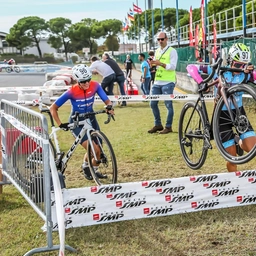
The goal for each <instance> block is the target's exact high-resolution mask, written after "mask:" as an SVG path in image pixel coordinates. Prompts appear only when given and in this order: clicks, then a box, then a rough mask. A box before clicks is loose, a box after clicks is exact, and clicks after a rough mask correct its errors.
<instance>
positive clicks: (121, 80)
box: [116, 75, 126, 104]
mask: <svg viewBox="0 0 256 256" xmlns="http://www.w3.org/2000/svg"><path fill="white" fill-rule="evenodd" d="M124 81H125V77H124V75H120V76H117V77H116V82H117V83H118V85H119V90H120V93H121V95H126V94H125V91H124ZM122 104H126V101H122Z"/></svg>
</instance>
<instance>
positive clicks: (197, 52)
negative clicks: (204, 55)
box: [195, 24, 199, 58]
mask: <svg viewBox="0 0 256 256" xmlns="http://www.w3.org/2000/svg"><path fill="white" fill-rule="evenodd" d="M198 30H199V26H198V24H196V31H195V48H196V52H195V55H196V58H198V57H199V50H198V41H199V39H198Z"/></svg>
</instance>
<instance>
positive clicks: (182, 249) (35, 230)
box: [0, 102, 256, 256]
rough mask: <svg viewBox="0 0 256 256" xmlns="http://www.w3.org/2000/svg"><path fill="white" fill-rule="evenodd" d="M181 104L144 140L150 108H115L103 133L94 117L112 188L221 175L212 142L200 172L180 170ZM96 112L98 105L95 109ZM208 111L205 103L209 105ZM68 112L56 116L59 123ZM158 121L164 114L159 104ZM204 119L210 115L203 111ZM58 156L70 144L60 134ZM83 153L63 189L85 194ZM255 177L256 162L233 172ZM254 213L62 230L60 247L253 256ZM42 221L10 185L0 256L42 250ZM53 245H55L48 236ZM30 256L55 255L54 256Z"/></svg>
mask: <svg viewBox="0 0 256 256" xmlns="http://www.w3.org/2000/svg"><path fill="white" fill-rule="evenodd" d="M182 105H183V102H174V109H175V116H174V123H173V130H174V132H173V133H170V134H167V135H159V134H148V133H147V130H148V129H150V128H152V126H153V125H154V124H153V115H152V112H151V109H150V107H149V104H148V103H147V102H143V103H129V102H128V106H127V107H126V108H121V107H118V106H117V107H116V108H115V118H116V121H115V122H112V121H111V122H110V123H109V124H108V125H105V124H104V123H103V121H104V120H105V118H106V116H105V115H99V116H98V121H99V124H100V126H101V130H102V131H103V132H104V133H105V134H106V135H107V136H108V138H109V139H110V141H111V143H112V146H113V148H114V151H115V153H116V158H117V162H118V182H132V181H141V180H153V179H162V178H175V177H184V176H190V175H200V174H210V173H223V172H226V167H225V161H224V160H223V159H222V157H221V156H220V154H219V152H218V150H217V149H216V147H215V144H214V142H213V149H212V150H209V154H208V157H207V159H206V162H205V164H204V166H203V167H202V168H201V169H200V170H197V171H194V170H191V169H190V168H188V167H187V166H186V164H185V163H184V161H183V159H182V156H181V153H180V149H179V143H178V119H179V113H180V111H181V107H182ZM102 106H103V104H101V103H97V106H96V108H97V109H98V108H100V107H102ZM208 107H209V109H211V107H212V103H209V104H208ZM69 109H70V106H69V105H67V106H65V107H63V108H61V109H60V110H59V112H60V114H61V118H62V120H63V121H65V120H67V119H68V114H69ZM160 109H161V114H162V118H163V120H164V121H165V117H166V109H165V107H164V105H163V103H160ZM209 112H211V111H209ZM61 139H62V143H61V145H62V148H63V150H66V149H67V148H68V146H69V145H71V143H72V140H73V137H72V135H71V134H70V133H69V132H64V131H61ZM83 154H84V150H83V149H82V147H79V148H78V150H77V151H76V153H75V155H74V156H73V157H72V159H71V162H70V164H69V166H68V169H67V172H66V184H67V187H68V188H70V187H80V186H91V185H94V183H93V182H89V181H86V180H85V179H84V178H83V175H82V173H81V172H80V166H81V163H82V158H83ZM247 169H255V160H253V161H251V162H250V163H248V164H245V165H241V166H239V170H247ZM255 210H256V207H255V206H254V205H253V206H243V207H234V208H229V209H220V210H209V211H202V212H196V213H188V214H180V215H173V216H168V217H157V218H151V219H139V220H131V221H124V222H117V223H110V224H104V225H95V226H89V227H81V228H74V229H68V230H66V243H67V244H69V245H70V246H72V247H74V248H76V249H78V253H77V254H72V253H70V252H68V251H66V255H82V256H83V255H89V256H90V255H91V256H94V255H106V256H110V255H111V256H112V255H113V256H119V255H124V256H137V255H138V256H155V255H156V256H233V255H237V256H253V255H254V256H256V250H255V249H256V239H255V238H256V234H255V228H256V224H255V223H256V213H255V212H254V211H255ZM43 224H44V223H43V220H42V219H41V218H40V217H39V216H38V215H37V214H36V213H35V212H34V211H33V210H32V208H31V207H30V206H29V205H28V203H27V202H26V201H25V200H24V199H23V198H22V196H21V195H20V194H19V193H18V191H17V190H16V189H15V188H14V187H13V186H11V185H7V186H4V189H3V194H2V195H0V234H1V235H0V255H1V256H16V255H17V256H19V255H23V254H24V253H26V252H27V251H29V250H31V249H32V248H36V247H42V246H46V241H47V240H46V235H45V233H43V232H42V230H41V227H42V226H43ZM53 235H54V244H59V241H58V233H57V232H54V233H53ZM37 255H57V252H56V251H55V252H51V253H41V254H37Z"/></svg>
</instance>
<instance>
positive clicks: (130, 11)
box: [129, 8, 134, 17]
mask: <svg viewBox="0 0 256 256" xmlns="http://www.w3.org/2000/svg"><path fill="white" fill-rule="evenodd" d="M129 14H130V15H131V16H132V17H134V12H133V10H132V9H131V8H130V10H129Z"/></svg>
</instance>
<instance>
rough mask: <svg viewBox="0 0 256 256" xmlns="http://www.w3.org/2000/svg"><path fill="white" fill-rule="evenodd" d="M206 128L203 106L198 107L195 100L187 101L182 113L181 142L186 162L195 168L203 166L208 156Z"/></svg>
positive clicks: (180, 123)
mask: <svg viewBox="0 0 256 256" xmlns="http://www.w3.org/2000/svg"><path fill="white" fill-rule="evenodd" d="M194 109H195V111H194V113H193V110H194ZM192 113H193V115H192ZM204 128H205V119H204V118H203V114H202V110H201V108H200V107H199V106H197V107H196V104H195V102H187V103H186V104H185V105H184V106H183V108H182V110H181V113H180V119H179V144H180V150H181V153H182V157H183V159H184V161H185V163H186V164H187V166H188V167H190V168H191V169H193V170H197V169H199V168H201V167H202V166H203V164H204V163H205V160H206V157H207V153H208V148H207V147H205V140H204V135H205V129H204ZM199 136H200V137H201V138H200V137H199Z"/></svg>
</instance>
